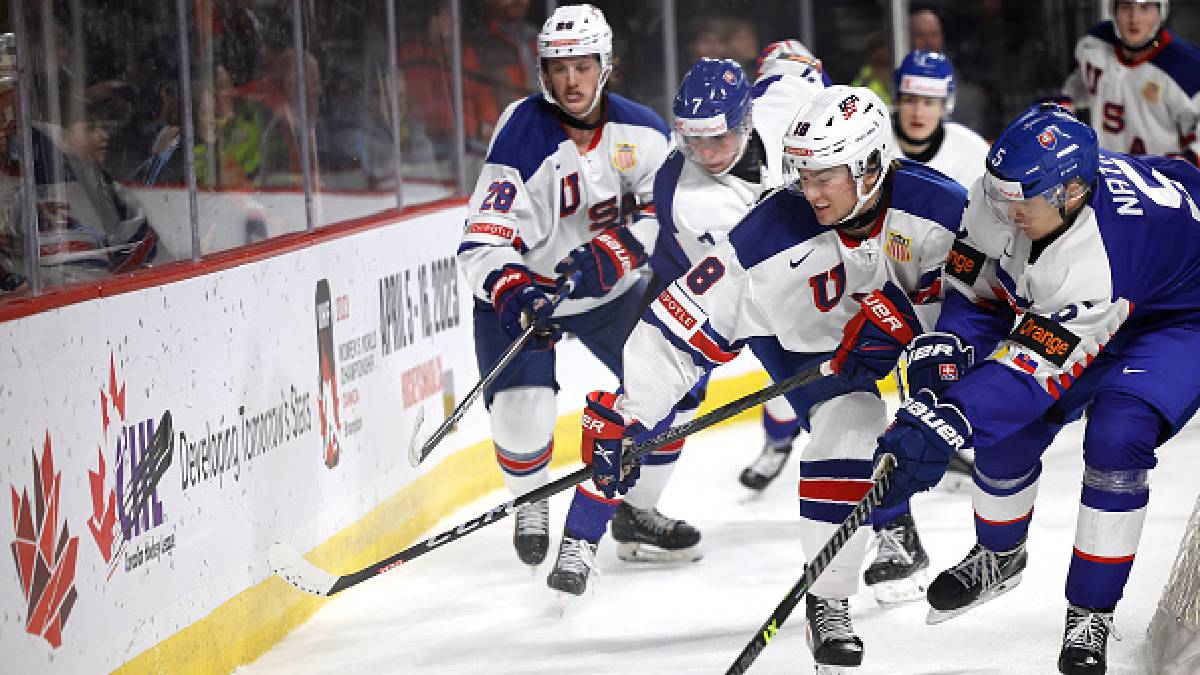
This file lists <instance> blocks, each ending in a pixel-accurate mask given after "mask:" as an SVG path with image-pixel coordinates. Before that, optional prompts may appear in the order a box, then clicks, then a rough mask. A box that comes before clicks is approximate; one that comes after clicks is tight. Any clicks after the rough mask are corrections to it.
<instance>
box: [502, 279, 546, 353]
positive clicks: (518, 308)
mask: <svg viewBox="0 0 1200 675" xmlns="http://www.w3.org/2000/svg"><path fill="white" fill-rule="evenodd" d="M491 276H492V277H494V278H492V279H490V280H489V281H490V284H491V289H492V306H493V307H494V308H495V309H496V317H497V318H498V319H499V320H500V327H501V328H503V329H504V333H505V334H506V335H508V337H510V338H512V339H513V340H516V339H517V338H518V337H520V336H521V334H522V333H524V332H525V329H526V328H528V327H529V325H530V323H531V322H536V323H537V324H538V325H539V326H542V327H544V329H543V330H538V331H536V332H535V334H534V340H533V341H532V343H533V345H534V348H535V349H548V348H549V347H550V346H552V345H553V344H554V341H555V340H557V339H558V338H559V337H560V331H559V330H558V327H557V326H554V325H552V324H550V323H549V321H550V317H551V316H552V315H553V314H554V304H553V303H552V302H551V301H550V298H548V297H546V294H545V293H543V292H542V291H541V289H539V288H538V287H537V286H534V285H533V277H532V275H531V274H530V273H529V270H528V269H526V268H525V267H524V266H523V265H505V266H504V267H502V268H500V271H499V272H493V273H492V275H491Z"/></svg>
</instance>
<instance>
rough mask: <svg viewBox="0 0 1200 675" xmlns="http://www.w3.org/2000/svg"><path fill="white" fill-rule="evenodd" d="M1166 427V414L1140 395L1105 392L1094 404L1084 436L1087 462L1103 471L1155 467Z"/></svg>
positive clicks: (1084, 457)
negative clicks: (1159, 440)
mask: <svg viewBox="0 0 1200 675" xmlns="http://www.w3.org/2000/svg"><path fill="white" fill-rule="evenodd" d="M1164 426H1165V424H1164V421H1163V419H1162V416H1161V415H1159V414H1158V412H1157V411H1156V410H1155V409H1154V408H1152V407H1151V406H1150V404H1148V403H1146V402H1145V401H1143V400H1141V399H1139V398H1137V397H1136V396H1133V395H1130V394H1127V393H1124V392H1105V393H1101V394H1100V395H1099V396H1097V397H1096V400H1095V401H1094V402H1093V404H1092V409H1091V412H1090V414H1089V415H1088V422H1087V431H1085V432H1084V435H1083V460H1084V463H1085V464H1087V466H1088V467H1089V468H1094V469H1096V470H1100V471H1105V470H1118V471H1119V470H1146V469H1153V468H1154V466H1155V465H1156V464H1157V463H1158V460H1157V458H1156V457H1155V454H1154V450H1155V448H1156V447H1157V446H1158V439H1159V438H1160V437H1161V435H1162V432H1163V430H1164Z"/></svg>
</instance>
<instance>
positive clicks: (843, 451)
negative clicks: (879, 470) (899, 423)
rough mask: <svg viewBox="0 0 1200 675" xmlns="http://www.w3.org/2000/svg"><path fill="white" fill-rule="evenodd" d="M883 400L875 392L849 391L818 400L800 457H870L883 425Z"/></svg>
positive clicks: (885, 417)
mask: <svg viewBox="0 0 1200 675" xmlns="http://www.w3.org/2000/svg"><path fill="white" fill-rule="evenodd" d="M887 422H888V415H887V404H886V403H884V402H883V399H881V398H879V396H877V395H875V394H871V393H868V392H865V391H852V392H850V393H848V394H842V395H841V396H835V397H834V398H831V399H829V400H828V401H824V402H822V403H820V404H818V405H817V406H816V407H815V408H813V412H812V431H811V433H810V435H809V441H808V444H807V445H806V446H805V449H804V455H803V457H802V459H803V460H804V461H810V462H811V461H816V460H822V459H868V460H869V459H871V458H872V457H873V456H874V454H875V446H876V445H877V441H878V439H879V435H880V434H882V433H883V429H884V427H885V426H887Z"/></svg>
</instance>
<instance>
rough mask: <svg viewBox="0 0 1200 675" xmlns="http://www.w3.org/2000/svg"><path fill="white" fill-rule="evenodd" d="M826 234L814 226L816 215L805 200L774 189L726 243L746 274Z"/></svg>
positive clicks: (747, 216) (733, 231) (817, 223)
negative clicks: (728, 242)
mask: <svg viewBox="0 0 1200 675" xmlns="http://www.w3.org/2000/svg"><path fill="white" fill-rule="evenodd" d="M829 230H830V228H828V227H825V226H824V225H822V224H821V223H819V222H817V216H816V214H814V213H813V210H812V207H811V206H809V204H808V201H807V200H805V199H804V197H802V196H800V195H797V194H794V193H792V192H791V191H790V190H788V189H787V188H777V189H776V190H775V191H774V192H772V193H771V194H770V195H768V196H767V197H766V198H765V199H763V200H762V201H761V202H759V203H758V205H757V206H755V207H754V208H753V209H751V211H750V213H747V214H746V217H745V218H743V219H742V222H740V223H738V224H737V227H734V228H733V230H732V231H730V233H729V241H730V242H731V243H732V244H733V249H734V251H736V252H737V257H738V262H740V263H741V265H742V269H747V270H748V269H750V268H751V267H754V266H755V265H757V264H759V263H761V262H762V261H764V260H766V259H767V258H770V257H772V256H774V255H776V254H777V253H779V252H781V251H786V250H787V249H789V248H791V247H793V246H796V245H797V244H801V243H803V242H806V241H808V240H809V239H812V238H814V237H818V236H820V235H822V234H824V233H826V232H829Z"/></svg>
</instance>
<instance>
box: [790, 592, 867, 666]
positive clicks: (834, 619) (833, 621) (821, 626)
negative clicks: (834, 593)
mask: <svg viewBox="0 0 1200 675" xmlns="http://www.w3.org/2000/svg"><path fill="white" fill-rule="evenodd" d="M804 600H805V602H806V603H807V608H806V610H805V616H806V617H807V619H808V621H807V623H806V629H805V637H806V639H807V641H808V648H809V650H811V651H812V655H813V661H814V662H815V663H816V672H818V673H821V674H823V675H831V674H833V673H841V672H844V671H843V670H842V669H843V668H852V667H854V666H858V665H861V664H862V660H863V642H862V639H860V638H859V637H858V636H857V635H855V634H854V625H853V624H852V623H851V622H850V601H849V600H846V599H845V598H819V597H817V596H815V595H813V594H812V593H809V594H808V595H806V596H805V598H804Z"/></svg>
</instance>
